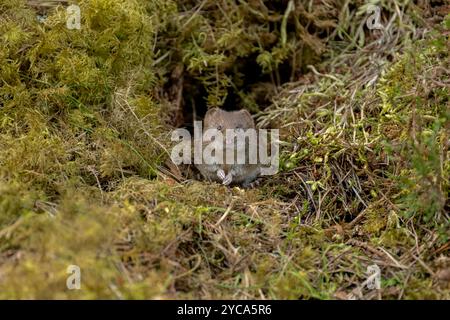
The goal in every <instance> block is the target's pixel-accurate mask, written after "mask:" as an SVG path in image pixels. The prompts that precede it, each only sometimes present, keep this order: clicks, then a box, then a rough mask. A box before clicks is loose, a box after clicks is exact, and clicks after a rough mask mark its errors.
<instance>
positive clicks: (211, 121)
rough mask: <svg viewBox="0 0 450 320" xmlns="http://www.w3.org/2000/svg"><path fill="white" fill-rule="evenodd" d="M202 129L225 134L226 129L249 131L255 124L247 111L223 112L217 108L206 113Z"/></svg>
mask: <svg viewBox="0 0 450 320" xmlns="http://www.w3.org/2000/svg"><path fill="white" fill-rule="evenodd" d="M204 128H205V130H207V129H217V130H219V131H222V132H223V133H225V130H226V129H234V130H240V129H244V130H245V129H249V128H255V122H254V121H253V119H252V116H251V115H250V113H249V112H248V111H247V110H244V109H243V110H239V111H225V110H222V109H219V108H212V109H209V110H208V112H206V115H205V120H204Z"/></svg>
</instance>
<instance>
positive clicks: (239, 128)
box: [234, 127, 244, 132]
mask: <svg viewBox="0 0 450 320" xmlns="http://www.w3.org/2000/svg"><path fill="white" fill-rule="evenodd" d="M234 130H235V131H237V132H241V131H243V130H244V129H242V127H236V129H234Z"/></svg>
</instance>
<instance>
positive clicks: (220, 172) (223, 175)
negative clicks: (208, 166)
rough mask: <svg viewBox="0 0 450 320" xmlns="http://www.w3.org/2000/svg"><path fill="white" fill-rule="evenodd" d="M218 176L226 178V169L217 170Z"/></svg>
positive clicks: (222, 178) (221, 178)
mask: <svg viewBox="0 0 450 320" xmlns="http://www.w3.org/2000/svg"><path fill="white" fill-rule="evenodd" d="M217 176H218V177H219V179H220V180H222V181H223V180H225V171H223V170H222V169H219V170H217Z"/></svg>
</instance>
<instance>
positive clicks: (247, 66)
mask: <svg viewBox="0 0 450 320" xmlns="http://www.w3.org/2000/svg"><path fill="white" fill-rule="evenodd" d="M291 73H292V68H291V65H290V63H289V62H288V61H287V62H285V63H284V64H282V65H280V66H279V68H278V74H277V75H276V76H274V74H272V75H271V74H265V73H263V71H262V69H261V67H260V66H259V65H258V64H257V62H256V55H254V56H250V57H246V58H241V59H239V60H238V63H236V68H235V69H234V70H232V71H231V72H229V73H227V75H228V76H230V77H231V78H233V76H234V75H236V74H242V75H243V77H242V78H241V79H240V80H241V85H240V86H237V85H236V87H235V88H233V87H230V88H228V94H227V97H226V99H225V102H224V104H223V105H222V106H221V108H222V109H224V110H227V111H233V110H240V109H243V108H246V109H247V110H248V111H250V112H251V113H252V110H249V109H248V106H246V104H245V102H244V101H243V99H242V97H241V96H240V94H239V91H241V92H243V93H244V94H252V95H253V97H254V101H255V102H256V104H257V105H258V108H259V110H264V109H265V108H267V107H268V106H269V105H270V104H271V103H272V98H273V93H274V92H275V91H276V87H277V86H280V85H282V84H283V83H286V82H289V81H290V77H291ZM207 97H208V93H207V91H206V88H205V87H204V85H203V84H202V83H201V81H200V80H198V79H196V78H194V77H192V76H190V75H188V74H185V76H184V83H183V103H182V105H183V108H182V111H183V115H182V117H183V121H181V122H180V123H179V126H180V127H183V128H186V129H188V130H189V131H190V132H191V133H192V130H193V121H194V120H198V121H200V120H203V118H204V116H205V113H206V112H207V111H208V106H207V101H206V100H207ZM180 124H181V125H180Z"/></svg>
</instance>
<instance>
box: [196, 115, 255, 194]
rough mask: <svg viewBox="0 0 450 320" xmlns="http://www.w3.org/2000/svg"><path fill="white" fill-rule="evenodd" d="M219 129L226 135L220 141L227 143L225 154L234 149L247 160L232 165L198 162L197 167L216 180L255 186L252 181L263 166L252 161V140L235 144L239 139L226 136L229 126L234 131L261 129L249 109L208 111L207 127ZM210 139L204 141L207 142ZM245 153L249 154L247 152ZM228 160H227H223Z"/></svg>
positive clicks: (206, 116) (224, 146)
mask: <svg viewBox="0 0 450 320" xmlns="http://www.w3.org/2000/svg"><path fill="white" fill-rule="evenodd" d="M208 129H217V130H218V131H220V132H221V133H222V135H223V140H222V141H219V142H220V143H222V144H221V146H223V155H224V157H225V154H226V152H227V149H230V148H233V149H234V154H238V155H239V154H241V155H245V163H243V164H242V163H238V162H237V161H234V162H232V163H231V164H220V163H219V164H196V167H197V169H198V170H199V171H200V173H201V174H202V175H203V176H204V177H205V179H207V180H210V181H216V182H219V183H222V184H224V185H230V184H238V185H242V186H243V187H245V188H247V187H251V186H252V181H253V180H255V179H256V178H257V177H258V175H259V174H260V165H259V164H258V163H257V162H251V161H249V152H246V151H248V147H249V142H248V140H246V142H245V143H244V144H242V143H241V144H239V143H235V139H234V138H233V139H229V137H227V136H226V133H227V131H226V130H227V129H229V130H234V132H235V133H237V134H240V133H244V132H249V131H247V129H253V130H254V132H257V131H256V130H257V129H256V126H255V122H254V121H253V118H252V116H251V115H250V113H249V112H248V111H247V110H239V111H225V110H222V109H220V108H212V109H209V110H208V111H207V112H206V115H205V118H204V121H203V130H204V131H206V130H208ZM208 142H210V141H204V142H203V143H204V144H207V143H208ZM243 152H245V153H243ZM222 163H225V162H222Z"/></svg>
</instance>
